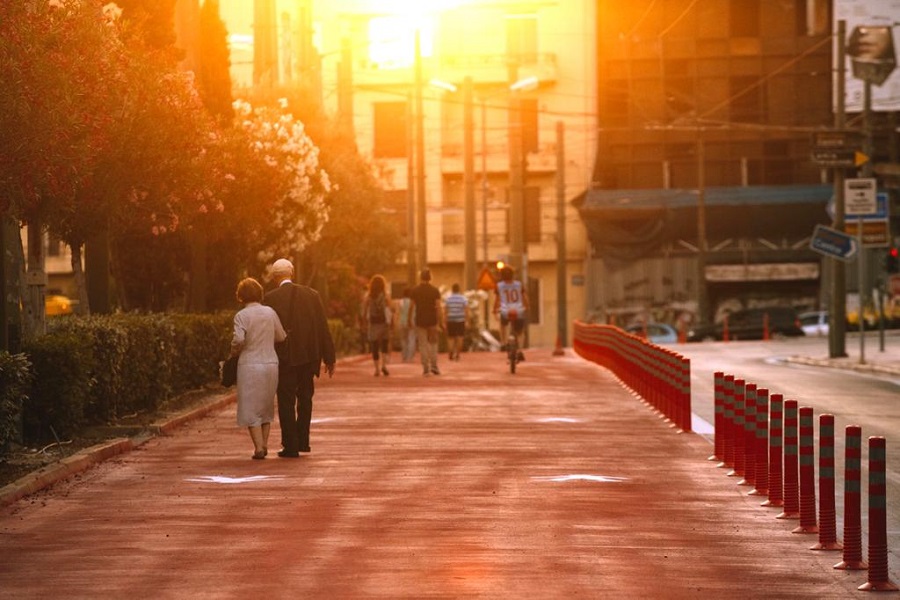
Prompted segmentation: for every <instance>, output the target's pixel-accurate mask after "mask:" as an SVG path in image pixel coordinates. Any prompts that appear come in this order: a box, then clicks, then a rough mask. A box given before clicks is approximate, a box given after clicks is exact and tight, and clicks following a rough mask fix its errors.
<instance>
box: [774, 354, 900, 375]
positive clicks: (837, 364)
mask: <svg viewBox="0 0 900 600" xmlns="http://www.w3.org/2000/svg"><path fill="white" fill-rule="evenodd" d="M784 360H785V361H786V362H789V363H795V364H800V365H808V366H812V367H827V368H829V369H842V370H844V371H856V372H858V373H874V374H877V375H900V366H896V367H895V366H888V365H883V364H872V363H863V364H859V363H852V362H847V361H846V360H841V359H828V358H809V357H805V356H788V357H787V358H785V359H784Z"/></svg>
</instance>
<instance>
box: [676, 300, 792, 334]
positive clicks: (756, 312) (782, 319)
mask: <svg viewBox="0 0 900 600" xmlns="http://www.w3.org/2000/svg"><path fill="white" fill-rule="evenodd" d="M766 315H768V319H769V337H772V338H778V337H794V336H800V335H803V329H801V328H800V321H799V318H798V316H797V311H795V310H794V309H793V308H787V307H782V306H770V307H768V308H748V309H746V310H739V311H736V312H733V313H731V314H730V315H728V339H729V340H761V339H763V338H764V337H765V319H766ZM723 339H725V322H724V321H722V322H720V323H715V324H713V325H707V326H705V327H701V326H696V327H694V328H692V329H691V330H690V331H688V334H687V340H688V341H689V342H699V341H703V340H723Z"/></svg>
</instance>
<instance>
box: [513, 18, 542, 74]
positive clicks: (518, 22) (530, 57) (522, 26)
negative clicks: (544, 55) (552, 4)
mask: <svg viewBox="0 0 900 600" xmlns="http://www.w3.org/2000/svg"><path fill="white" fill-rule="evenodd" d="M506 54H507V56H509V57H510V58H512V59H515V60H516V61H517V62H518V63H519V64H533V63H536V62H537V54H538V47H537V15H510V16H507V17H506Z"/></svg>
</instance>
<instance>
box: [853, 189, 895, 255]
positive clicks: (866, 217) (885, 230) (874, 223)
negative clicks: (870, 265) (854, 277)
mask: <svg viewBox="0 0 900 600" xmlns="http://www.w3.org/2000/svg"><path fill="white" fill-rule="evenodd" d="M860 225H862V243H863V246H865V247H866V248H880V247H884V246H890V245H891V221H890V215H889V211H888V195H887V193H885V192H878V193H877V194H875V211H874V212H872V213H850V212H849V211H847V215H846V218H845V219H844V231H845V232H846V233H847V234H849V235H851V236H853V237H854V238H855V237H857V236H859V235H860Z"/></svg>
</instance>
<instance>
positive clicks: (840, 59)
mask: <svg viewBox="0 0 900 600" xmlns="http://www.w3.org/2000/svg"><path fill="white" fill-rule="evenodd" d="M837 36H838V39H837V52H838V55H837V66H838V72H837V90H836V95H837V98H836V99H835V100H836V101H837V105H836V110H835V113H834V128H835V129H837V130H838V131H842V130H843V129H844V127H846V119H847V115H846V108H845V107H846V104H845V98H844V95H845V88H846V82H845V80H844V78H845V77H846V75H847V65H846V44H847V23H846V21H844V20H840V21H838V32H837ZM834 228H835V229H837V230H838V231H844V170H843V169H840V168H838V169H835V170H834ZM860 250H861V249H860ZM830 262H831V306H830V307H829V311H828V356H829V357H831V358H843V357H845V356H847V350H846V348H845V341H846V340H845V338H846V318H847V317H846V315H847V295H846V289H847V271H846V269H845V268H844V262H843V261H842V260H840V259H838V258H832V259H831V261H830Z"/></svg>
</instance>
